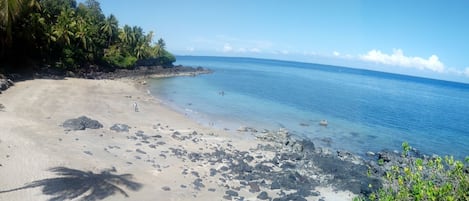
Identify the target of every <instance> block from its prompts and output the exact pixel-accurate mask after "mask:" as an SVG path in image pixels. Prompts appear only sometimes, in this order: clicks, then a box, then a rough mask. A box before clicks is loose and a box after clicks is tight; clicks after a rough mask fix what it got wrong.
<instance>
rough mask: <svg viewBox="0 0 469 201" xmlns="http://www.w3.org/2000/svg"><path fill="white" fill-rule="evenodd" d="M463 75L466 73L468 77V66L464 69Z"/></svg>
mask: <svg viewBox="0 0 469 201" xmlns="http://www.w3.org/2000/svg"><path fill="white" fill-rule="evenodd" d="M464 75H466V76H467V77H469V67H467V68H466V69H464Z"/></svg>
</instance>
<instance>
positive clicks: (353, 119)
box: [149, 56, 469, 159]
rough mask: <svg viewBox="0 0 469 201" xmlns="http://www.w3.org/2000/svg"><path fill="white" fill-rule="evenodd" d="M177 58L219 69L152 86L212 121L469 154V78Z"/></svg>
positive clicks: (354, 144)
mask: <svg viewBox="0 0 469 201" xmlns="http://www.w3.org/2000/svg"><path fill="white" fill-rule="evenodd" d="M176 64H181V65H187V66H194V67H197V66H202V67H205V68H209V69H211V70H213V71H214V72H213V73H212V74H207V75H200V76H196V77H175V78H158V79H152V80H150V81H149V84H150V91H151V93H152V94H154V95H155V96H157V97H159V98H160V99H162V100H163V102H164V103H165V104H167V105H168V106H169V107H171V108H173V109H174V110H176V111H178V112H181V113H184V114H185V115H187V116H189V117H190V118H192V119H194V120H195V121H198V122H199V123H201V124H204V125H207V126H214V127H217V128H220V129H224V128H228V129H230V130H231V131H233V132H235V131H236V129H238V128H239V127H242V126H248V127H254V128H256V129H257V130H263V129H268V130H278V129H279V128H286V129H288V130H289V131H290V133H292V134H294V135H297V136H299V137H304V138H308V139H312V140H313V141H314V142H315V144H317V146H323V147H330V148H331V149H341V150H348V151H351V152H354V153H356V154H359V155H363V154H364V153H366V152H367V151H372V152H377V151H381V150H383V149H388V150H399V151H400V150H401V144H402V142H403V141H407V142H409V144H410V145H411V146H412V147H414V148H416V149H417V150H419V151H420V152H422V153H424V154H427V155H432V154H438V155H441V156H443V155H453V156H455V157H456V158H459V159H464V157H465V156H468V155H469V85H467V84H462V83H455V82H447V81H440V80H432V79H425V78H418V77H411V76H405V75H397V74H389V73H382V72H375V71H369V70H359V69H352V68H344V67H337V66H328V65H320V64H311V63H300V62H290V61H277V60H265V59H253V58H225V57H195V56H178V57H177V62H176ZM321 120H327V121H328V126H327V127H324V126H321V125H319V122H320V121H321Z"/></svg>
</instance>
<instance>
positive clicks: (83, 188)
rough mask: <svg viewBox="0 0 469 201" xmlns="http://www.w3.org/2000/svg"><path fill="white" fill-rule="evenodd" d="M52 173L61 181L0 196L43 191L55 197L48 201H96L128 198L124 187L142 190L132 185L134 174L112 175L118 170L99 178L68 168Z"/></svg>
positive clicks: (36, 183) (31, 185)
mask: <svg viewBox="0 0 469 201" xmlns="http://www.w3.org/2000/svg"><path fill="white" fill-rule="evenodd" d="M50 171H51V172H54V173H55V174H57V175H59V177H56V178H50V179H42V180H38V181H34V182H31V183H29V184H26V185H25V186H23V187H19V188H15V189H10V190H6V191H0V193H8V192H12V191H18V190H23V189H28V188H36V187H42V193H44V194H45V195H50V196H53V197H52V198H50V199H49V201H59V200H71V199H79V200H90V201H93V200H102V199H104V198H106V197H109V196H111V195H114V194H116V193H120V194H122V195H124V196H125V197H129V195H128V194H127V193H126V192H125V191H124V190H123V189H122V187H125V188H126V189H129V190H132V191H137V190H139V189H140V188H141V187H142V185H141V184H140V183H137V182H133V181H131V179H132V175H131V174H122V175H116V174H113V173H112V172H116V170H115V168H113V169H107V170H103V171H101V173H97V174H95V173H93V172H91V171H88V172H85V171H81V170H76V169H70V168H66V167H54V168H51V169H50Z"/></svg>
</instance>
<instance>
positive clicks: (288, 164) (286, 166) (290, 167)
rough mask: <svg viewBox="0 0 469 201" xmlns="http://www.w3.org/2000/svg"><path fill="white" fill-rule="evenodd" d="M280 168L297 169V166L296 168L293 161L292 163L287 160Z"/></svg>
mask: <svg viewBox="0 0 469 201" xmlns="http://www.w3.org/2000/svg"><path fill="white" fill-rule="evenodd" d="M280 168H282V169H284V170H285V169H295V168H296V165H295V164H293V163H290V162H285V163H283V164H282V165H281V166H280Z"/></svg>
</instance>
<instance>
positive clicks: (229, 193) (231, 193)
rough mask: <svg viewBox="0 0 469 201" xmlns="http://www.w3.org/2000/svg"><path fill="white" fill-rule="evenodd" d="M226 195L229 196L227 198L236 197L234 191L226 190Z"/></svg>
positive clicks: (236, 193)
mask: <svg viewBox="0 0 469 201" xmlns="http://www.w3.org/2000/svg"><path fill="white" fill-rule="evenodd" d="M225 194H226V195H229V196H238V192H236V191H234V190H227V191H226V192H225Z"/></svg>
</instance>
